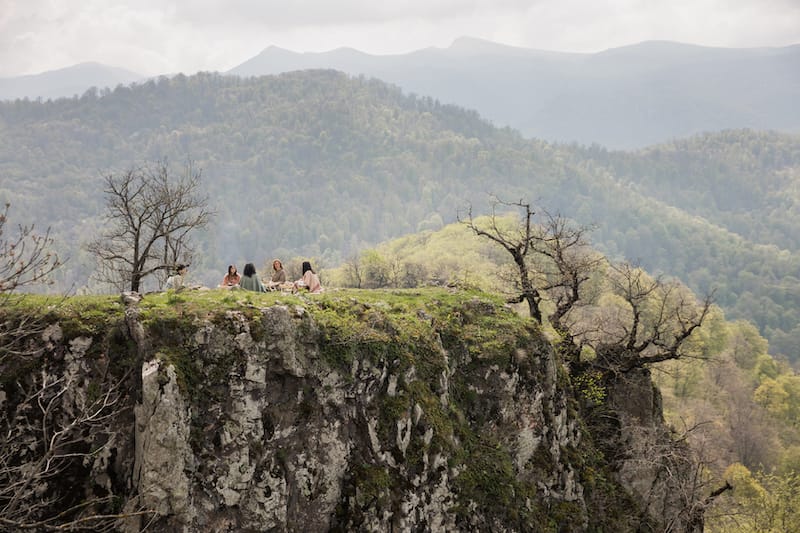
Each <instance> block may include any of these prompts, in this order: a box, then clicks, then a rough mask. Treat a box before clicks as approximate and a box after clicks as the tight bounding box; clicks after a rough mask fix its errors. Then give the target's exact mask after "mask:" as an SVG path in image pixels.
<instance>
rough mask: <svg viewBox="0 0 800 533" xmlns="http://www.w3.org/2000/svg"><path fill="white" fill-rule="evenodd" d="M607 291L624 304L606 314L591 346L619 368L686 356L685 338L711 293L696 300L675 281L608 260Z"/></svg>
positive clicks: (704, 314)
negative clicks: (613, 311) (609, 262)
mask: <svg viewBox="0 0 800 533" xmlns="http://www.w3.org/2000/svg"><path fill="white" fill-rule="evenodd" d="M610 273H611V275H610V277H609V280H610V283H611V288H612V291H613V293H614V294H615V295H617V296H618V297H619V298H620V299H621V300H622V301H624V302H625V307H624V308H623V309H621V310H618V312H616V313H612V314H610V315H608V314H607V315H605V316H604V318H603V325H602V326H601V327H600V328H599V329H600V330H601V331H602V332H603V334H602V335H600V336H599V338H598V339H597V342H595V343H594V346H593V347H594V348H595V350H596V352H597V354H598V359H599V360H600V361H601V363H611V364H613V366H614V367H615V368H616V369H618V370H622V371H629V370H631V369H633V368H637V367H642V366H645V365H649V364H653V363H659V362H661V361H667V360H671V359H679V358H681V357H685V356H687V355H688V351H687V349H686V347H687V341H688V339H689V337H690V336H691V335H692V333H693V332H694V331H695V330H696V329H697V328H699V327H700V326H701V325H702V324H703V321H704V320H705V319H706V317H707V316H708V313H709V311H710V310H711V305H712V303H713V299H712V295H710V294H709V295H706V296H705V297H704V298H703V299H702V301H698V300H697V299H696V298H695V297H694V295H693V294H692V293H691V292H689V291H688V289H686V288H685V287H683V286H682V285H681V284H679V283H678V282H677V281H667V280H665V279H663V278H662V277H661V276H658V277H655V278H654V277H650V276H648V275H647V274H646V273H645V272H644V271H643V270H642V269H641V268H638V267H637V266H635V265H632V264H630V263H621V264H619V265H611V272H610Z"/></svg>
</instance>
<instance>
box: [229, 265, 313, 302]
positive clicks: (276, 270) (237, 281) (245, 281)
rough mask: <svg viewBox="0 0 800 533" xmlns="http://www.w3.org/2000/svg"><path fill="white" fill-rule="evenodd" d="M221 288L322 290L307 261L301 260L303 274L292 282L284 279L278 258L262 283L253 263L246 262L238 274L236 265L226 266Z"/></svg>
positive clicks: (293, 290) (294, 290) (284, 274)
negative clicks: (265, 280) (268, 278)
mask: <svg viewBox="0 0 800 533" xmlns="http://www.w3.org/2000/svg"><path fill="white" fill-rule="evenodd" d="M219 286H220V287H221V288H225V289H231V288H234V287H238V288H240V289H245V290H248V291H255V292H267V291H276V290H289V289H290V290H291V291H292V292H297V291H299V290H301V289H303V290H308V292H310V293H314V294H317V293H320V292H322V285H321V284H320V281H319V276H318V275H317V274H316V273H315V272H314V269H312V268H311V263H310V262H309V261H303V275H302V277H301V278H300V279H298V280H297V281H294V282H288V281H286V271H285V270H284V269H283V263H281V261H280V260H279V259H276V260H274V261H273V262H272V278H270V280H269V281H268V282H266V284H265V283H263V282H262V281H261V279H260V278H259V277H258V274H257V273H256V267H255V265H253V263H247V264H246V265H245V266H244V272H243V273H242V274H239V272H238V271H237V270H236V265H229V266H228V273H227V274H225V277H224V278H222V283H220V284H219Z"/></svg>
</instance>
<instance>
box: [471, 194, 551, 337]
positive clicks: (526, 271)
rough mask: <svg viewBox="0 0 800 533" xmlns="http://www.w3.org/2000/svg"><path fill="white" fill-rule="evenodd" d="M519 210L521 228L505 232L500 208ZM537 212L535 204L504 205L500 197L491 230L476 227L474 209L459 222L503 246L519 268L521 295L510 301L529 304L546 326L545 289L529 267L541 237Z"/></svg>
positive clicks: (518, 278) (515, 203)
mask: <svg viewBox="0 0 800 533" xmlns="http://www.w3.org/2000/svg"><path fill="white" fill-rule="evenodd" d="M498 206H503V207H506V208H507V207H516V208H517V209H520V210H522V217H521V219H520V226H519V227H516V228H514V229H513V230H510V231H509V230H505V229H503V228H501V227H500V225H498V222H497V217H498V216H497V207H498ZM534 214H535V213H534V211H533V209H532V208H531V205H530V204H529V203H527V202H523V201H522V200H520V201H519V202H504V201H502V200H499V199H497V198H494V199H493V201H492V214H491V216H490V218H489V224H488V227H484V226H482V225H478V224H476V222H475V220H474V218H473V216H472V206H470V207H469V209H468V211H467V216H466V218H462V217H461V214H459V215H458V221H459V222H461V223H463V224H465V225H466V226H467V227H468V228H469V229H471V230H472V231H473V232H474V233H475V235H478V236H479V237H485V238H487V239H489V240H491V241H494V242H496V243H497V244H499V245H500V246H502V247H503V248H504V249H505V250H506V251H507V252H508V253H509V254H510V255H511V257H512V259H513V260H514V265H515V266H516V269H517V274H518V276H517V278H516V281H517V282H518V285H519V289H520V290H519V293H518V294H517V295H516V296H514V297H512V298H511V299H510V300H509V301H510V302H512V303H522V302H526V303H527V304H528V311H529V313H530V315H531V317H532V318H533V319H534V320H535V321H536V322H538V323H540V324H541V323H542V309H541V304H542V298H543V295H542V290H541V289H540V286H539V284H537V283H536V280H535V278H534V273H533V272H531V269H530V267H529V264H528V262H529V258H528V254H530V253H531V252H532V250H533V242H534V241H535V240H537V238H538V235H537V233H536V232H535V226H534V222H533V216H534Z"/></svg>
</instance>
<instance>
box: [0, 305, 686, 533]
mask: <svg viewBox="0 0 800 533" xmlns="http://www.w3.org/2000/svg"><path fill="white" fill-rule="evenodd" d="M158 298H161V300H163V301H160V302H156V303H155V304H154V303H150V302H148V300H153V299H158ZM214 298H216V300H215V299H214ZM258 298H259V299H257V297H253V296H250V297H246V298H244V297H240V296H238V295H236V294H235V293H234V294H232V295H228V296H225V297H221V296H219V295H216V296H213V295H212V296H208V295H197V298H196V299H197V300H198V302H199V303H198V302H194V301H193V300H194V299H193V297H192V296H187V297H184V298H183V299H179V300H176V299H174V298H173V299H172V300H170V297H169V296H158V297H155V296H148V297H147V298H145V299H144V300H143V301H138V298H135V297H133V298H129V299H128V300H127V302H126V303H125V305H120V306H119V307H118V310H116V311H115V310H114V309H117V308H116V307H114V306H113V305H112V306H110V308H108V309H106V310H105V312H104V313H103V314H102V320H99V321H98V323H97V324H94V325H91V326H89V325H87V324H86V323H85V322H81V321H80V320H81V319H80V318H78V322H77V323H76V322H75V319H76V317H75V316H72V317H70V319H68V320H67V319H65V318H64V315H60V316H51V317H49V318H48V323H47V325H46V326H44V329H43V330H39V331H37V335H36V342H35V344H36V349H35V350H32V351H31V352H30V355H29V356H28V357H27V359H26V361H27V362H28V363H32V364H33V365H34V366H35V367H36V372H34V373H24V372H19V371H18V370H20V367H18V366H17V367H14V368H16V370H17V372H14V376H13V377H12V376H11V371H12V367H11V366H9V364H10V361H11V359H8V360H6V361H5V362H4V365H5V367H4V369H3V372H4V379H3V383H2V385H3V394H2V396H0V401H2V407H3V412H4V414H5V415H6V416H7V417H8V420H14V419H16V420H22V419H25V420H26V421H27V422H26V424H25V425H24V426H25V427H28V426H30V427H31V428H35V427H37V423H38V425H39V426H41V425H42V422H43V421H45V422H46V423H49V424H52V425H53V427H54V428H61V427H67V426H69V424H70V423H71V422H72V421H74V420H75V419H81V418H85V417H86V415H85V413H86V412H88V413H92V412H98V413H100V414H98V415H97V417H96V418H97V419H96V420H92V421H91V424H90V425H88V426H86V428H83V429H80V430H79V431H77V432H76V434H75V438H70V439H69V440H68V441H67V440H65V441H64V442H63V443H56V445H55V446H51V448H52V450H50V451H48V447H47V446H48V445H47V444H46V443H45V442H46V439H43V438H42V437H45V436H46V435H42V434H40V433H38V432H37V431H35V430H29V431H27V437H22V436H20V438H24V439H27V441H26V442H28V448H29V449H31V450H33V452H29V453H27V454H26V453H24V452H22V451H20V452H18V453H16V454H15V455H14V457H13V458H14V460H15V461H17V462H20V463H22V462H24V461H25V460H26V459H25V458H26V457H31V456H33V455H35V454H37V453H40V452H41V453H51V452H52V456H59V455H63V456H66V455H67V454H66V452H67V451H69V452H70V454H71V456H73V457H80V465H79V466H69V467H68V468H66V467H65V469H64V471H63V472H59V475H58V476H56V477H55V478H53V477H47V476H41V477H40V478H36V479H35V480H34V481H33V482H32V483H31V484H29V488H30V489H31V491H33V492H31V494H35V493H37V491H38V493H39V494H47V495H49V496H50V497H51V498H52V499H51V502H52V505H57V506H60V507H62V508H64V509H67V508H69V506H71V505H79V503H80V502H81V501H84V502H92V504H91V505H90V506H83V507H80V508H76V509H75V510H74V512H73V513H72V514H71V515H70V516H69V517H68V518H69V519H71V520H80V519H82V517H90V516H91V515H92V513H94V517H95V518H94V520H96V521H97V522H92V521H91V520H90V519H89V518H87V521H86V522H83V523H82V524H84V525H87V526H91V525H93V524H94V525H96V524H100V523H102V524H104V525H105V526H107V527H109V528H111V529H116V530H120V531H140V530H142V529H144V528H145V527H146V528H147V530H148V531H165V532H166V531H170V532H172V531H187V532H189V531H200V530H207V531H459V530H461V531H477V530H481V531H587V530H599V529H602V528H604V527H605V528H612V527H617V528H622V529H628V528H630V529H631V530H634V529H635V528H637V527H641V524H647V525H648V527H653V528H658V527H660V526H661V525H663V524H664V523H666V522H665V520H667V519H671V517H672V516H673V515H675V516H677V514H679V513H678V511H677V509H678V508H677V507H676V506H675V505H674V504H675V502H667V503H665V504H664V505H660V506H657V505H654V504H653V502H652V501H649V500H647V499H646V498H647V494H650V493H652V486H654V485H653V484H648V480H650V478H654V477H658V475H659V474H658V472H655V471H649V470H646V469H643V468H638V467H636V457H635V456H633V455H632V454H635V453H637V448H636V445H635V444H634V443H633V441H632V440H630V439H633V438H634V437H632V435H634V432H633V431H628V432H627V433H625V432H624V431H623V428H625V427H627V428H631V427H633V424H632V423H630V420H631V419H630V418H627V415H625V416H620V417H617V420H618V421H619V420H623V419H624V423H618V424H616V425H615V426H614V427H612V428H609V427H607V428H605V430H606V431H607V432H608V433H609V435H612V437H608V438H606V439H605V440H604V442H605V445H606V446H607V447H609V449H608V450H604V449H603V446H601V445H599V444H598V442H599V441H598V436H596V435H592V434H591V432H590V429H589V428H587V426H586V425H585V424H584V421H583V420H582V419H581V418H580V416H579V410H578V406H579V404H580V398H579V395H576V394H577V393H575V392H573V389H572V387H571V385H570V378H569V376H568V375H567V374H566V372H565V371H564V369H563V368H562V366H561V364H560V363H559V361H558V357H557V355H556V354H555V353H554V350H553V347H552V345H551V344H550V343H549V342H547V341H546V340H545V338H544V337H543V336H542V335H541V334H540V333H539V331H538V330H537V329H536V328H534V327H533V326H532V325H531V324H530V323H528V322H526V321H525V320H523V319H521V318H519V317H517V316H516V315H515V314H514V313H513V312H511V311H510V310H508V309H505V308H504V307H502V306H501V305H499V304H498V303H496V302H494V301H492V300H491V299H489V298H488V297H485V296H482V295H475V294H463V295H452V294H448V293H446V292H444V291H440V292H432V293H426V294H424V295H412V296H408V295H398V294H395V293H375V294H372V295H370V296H359V297H353V296H351V295H347V294H342V295H336V294H331V295H327V296H325V297H324V298H320V299H316V300H307V301H303V300H299V299H296V298H293V297H290V298H287V297H284V298H283V301H281V300H280V298H278V300H276V297H273V296H265V297H263V298H264V299H263V300H262V299H260V297H258ZM83 313H84V314H87V313H86V312H83ZM78 315H80V313H78ZM86 320H88V319H86ZM76 324H77V325H76ZM40 376H51V378H48V377H40ZM43 380H44V381H43ZM47 380H51V381H53V380H62V381H60V383H63V384H67V385H68V386H67V387H64V388H63V391H64V392H63V393H62V394H60V395H58V396H57V401H56V400H53V405H54V406H57V409H55V408H54V410H53V413H49V414H48V413H45V414H44V415H42V414H41V410H38V411H37V408H36V407H35V405H41V400H42V399H44V400H48V399H52V398H53V397H54V394H55V393H52V394H51V393H49V392H48V393H46V394H44V395H43V396H41V397H40V398H33V397H32V396H31V395H32V394H34V393H35V391H36V390H41V388H42V386H43V383H46V382H47ZM646 382H649V378H648V379H647V380H646ZM59 390H61V389H59ZM609 390H610V391H611V396H610V398H609V401H608V402H607V403H608V406H609V407H613V408H614V409H616V410H617V411H616V412H621V410H624V409H625V408H626V407H625V406H624V405H622V401H621V400H620V398H623V397H625V394H622V393H619V391H617V389H614V388H613V387H612V388H611V389H609ZM614 391H617V392H614ZM67 392H68V393H69V397H65V395H66V394H67ZM31 398H33V400H34V401H32V400H31ZM104 398H106V400H104V401H103V399H104ZM652 398H653V396H652V390H651V391H650V396H649V397H648V398H647V401H650V400H652ZM98 401H100V403H98ZM104 402H105V403H106V404H108V405H107V406H106V407H102V409H99V410H98V406H102V405H103V403H104ZM632 403H633V404H635V406H634V407H631V409H629V410H630V411H631V412H633V411H635V410H636V409H638V408H639V406H640V405H641V403H640V402H635V401H634V402H632ZM628 407H630V406H628ZM648 412H649V413H651V415H652V416H650V417H649V418H648V419H647V421H646V424H642V423H637V424H636V427H641V426H643V425H646V426H647V427H648V428H651V429H653V431H656V430H657V431H656V432H660V433H659V434H661V433H663V432H664V431H663V424H662V423H661V421H660V406H658V407H657V408H656V407H653V408H652V409H650V410H649V411H648ZM107 415H111V416H107ZM48 416H50V417H51V418H48ZM631 416H632V415H631ZM640 422H641V421H640ZM626 424H627V426H626ZM19 427H23V425H20V426H19ZM4 429H5V428H4ZM73 429H74V428H73ZM70 431H71V430H70ZM23 433H26V432H23V431H21V432H20V435H22V434H23ZM623 433H625V434H627V435H629V436H631V437H630V438H627V437H625V438H623V436H622V435H623ZM662 436H663V435H662ZM661 438H662V437H661V436H659V437H658V438H657V439H655V440H653V442H656V441H658V442H668V441H669V439H668V438H665V439H662V440H659V439H661ZM637 442H638V441H637ZM43 443H45V444H43ZM614 446H617V447H618V448H616V452H619V451H620V450H621V449H624V450H625V454H620V453H617V455H616V457H621V456H622V455H624V458H623V459H621V460H618V461H617V460H610V459H608V458H609V457H610V456H609V454H610V453H614V450H612V449H611V448H613V447H614ZM64 460H66V458H65V459H64ZM29 470H30V469H29ZM637 472H644V474H643V475H646V476H649V477H648V478H647V479H646V480H644V481H643V479H642V477H641V476H639V475H638V474H637ZM654 472H655V473H654ZM660 483H661V484H660V485H658V486H659V487H660V489H659V490H662V489H664V488H665V487H667V485H665V484H664V482H663V480H662V481H661V482H660ZM645 485H646V486H645ZM667 488H668V487H667ZM648 491H649V492H648ZM0 496H2V492H0ZM0 502H2V503H5V504H7V503H8V502H7V501H5V500H0ZM6 506H7V507H8V505H6ZM46 511H47V509H45V508H43V509H42V510H41V512H40V513H39V515H38V516H31V517H28V518H29V519H31V520H32V519H39V520H42V517H43V516H45V515H46V514H47V512H46ZM665 513H666V514H665ZM16 516H22V515H21V514H19V513H18V514H17V515H16ZM98 516H106V517H107V518H105V519H104V521H101V519H99V518H97V517H98ZM665 516H666V517H667V518H665ZM108 517H110V518H108ZM7 523H8V522H7ZM685 523H686V520H684V519H681V520H680V521H678V522H676V524H679V525H681V524H685Z"/></svg>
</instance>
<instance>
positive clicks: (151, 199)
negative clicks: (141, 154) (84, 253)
mask: <svg viewBox="0 0 800 533" xmlns="http://www.w3.org/2000/svg"><path fill="white" fill-rule="evenodd" d="M105 183H106V187H105V190H104V192H105V195H106V207H107V211H106V214H105V221H106V228H105V229H104V231H103V232H102V233H101V235H100V236H99V237H98V238H97V239H96V240H95V241H93V242H92V243H91V244H90V245H89V247H88V249H89V251H90V252H91V253H92V254H94V255H95V257H97V259H98V260H99V263H100V272H99V274H98V276H99V278H100V279H101V280H102V281H105V282H108V283H111V284H113V285H114V286H116V287H118V288H120V289H124V288H125V287H126V286H127V287H128V288H129V289H130V290H131V291H137V292H138V291H139V289H140V286H141V283H142V281H143V280H144V279H145V278H147V276H150V275H152V274H157V273H165V272H167V271H169V270H170V269H173V268H174V267H175V266H176V264H177V263H179V262H180V263H186V264H188V263H190V262H191V258H192V252H193V251H192V247H191V243H190V240H189V235H190V233H191V232H192V231H193V230H195V229H200V228H203V227H205V226H206V225H207V224H208V222H209V221H210V219H211V217H212V216H213V213H212V212H211V211H210V210H209V209H208V205H207V204H208V198H207V197H205V196H202V195H200V194H199V188H200V172H199V171H195V170H194V169H193V168H192V165H191V164H190V163H188V164H187V165H186V167H185V169H184V172H183V174H182V175H180V177H179V178H177V179H176V178H175V177H174V176H173V175H172V173H171V171H170V168H169V166H168V165H167V162H166V161H158V162H156V163H153V164H147V165H145V166H143V167H138V168H132V169H130V170H128V171H126V172H123V173H121V174H110V175H108V176H106V177H105Z"/></svg>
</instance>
